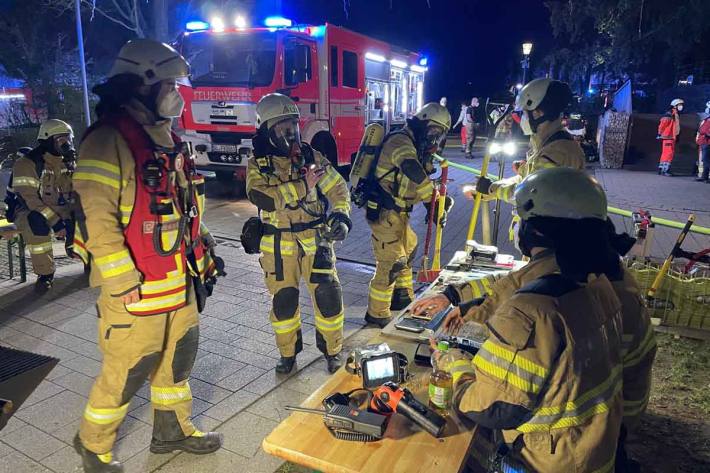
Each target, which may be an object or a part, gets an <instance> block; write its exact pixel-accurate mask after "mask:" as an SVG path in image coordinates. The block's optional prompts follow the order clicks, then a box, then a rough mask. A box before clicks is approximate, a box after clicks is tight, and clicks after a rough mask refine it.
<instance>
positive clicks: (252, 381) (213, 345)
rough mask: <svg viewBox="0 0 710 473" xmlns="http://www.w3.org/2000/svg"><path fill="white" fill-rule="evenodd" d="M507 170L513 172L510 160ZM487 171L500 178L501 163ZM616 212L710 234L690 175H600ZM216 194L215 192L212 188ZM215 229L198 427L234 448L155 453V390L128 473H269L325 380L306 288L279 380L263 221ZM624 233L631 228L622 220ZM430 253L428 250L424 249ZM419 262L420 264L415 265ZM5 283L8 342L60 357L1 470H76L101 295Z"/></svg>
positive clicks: (349, 277) (350, 276)
mask: <svg viewBox="0 0 710 473" xmlns="http://www.w3.org/2000/svg"><path fill="white" fill-rule="evenodd" d="M446 154H447V156H448V157H450V159H452V160H454V161H456V162H461V163H465V164H470V165H472V166H474V167H477V168H478V167H480V164H481V158H480V155H479V157H477V158H476V159H474V160H472V161H467V160H464V159H463V158H462V157H460V153H459V151H458V148H454V147H452V148H451V149H447V151H446ZM505 167H506V168H507V170H506V174H508V173H509V172H510V171H509V165H508V164H506V165H505ZM490 172H491V173H493V174H495V173H497V164H495V163H493V164H492V166H491V169H490ZM592 172H595V174H596V176H597V178H599V180H600V182H602V184H603V185H604V186H605V188H606V189H607V192H608V193H609V200H610V202H611V203H612V204H614V205H615V206H617V207H623V208H630V209H633V208H636V207H642V208H647V209H651V210H652V212H653V213H654V214H656V215H658V216H662V217H666V218H672V219H676V220H683V219H684V218H685V214H686V213H687V212H689V211H690V210H694V211H696V215H697V216H698V223H699V224H700V225H705V226H710V205H708V203H709V202H710V186H708V185H703V184H699V183H695V182H692V181H690V179H688V178H674V179H668V178H661V177H659V176H656V175H654V174H650V173H638V172H628V171H621V170H600V169H592ZM450 179H451V182H450V185H449V188H450V189H451V192H452V195H453V196H454V198H455V199H456V201H457V204H456V205H455V207H454V210H453V212H452V213H451V216H450V218H449V224H448V226H447V227H446V232H445V237H444V241H443V245H442V261H446V260H448V259H449V258H450V256H451V255H452V254H453V252H454V251H455V250H456V249H459V248H460V247H461V246H462V244H463V239H464V238H465V234H466V230H467V225H468V217H469V215H470V212H471V203H470V202H469V201H467V200H465V199H464V198H463V196H462V195H461V185H462V184H464V183H466V182H469V181H471V180H472V179H471V176H470V175H469V174H467V173H465V172H463V171H459V170H456V169H453V168H452V169H451V172H450ZM208 190H209V192H210V194H212V193H214V190H213V184H212V183H210V184H208ZM210 197H211V198H210V199H209V200H208V212H207V223H208V226H209V227H210V228H211V230H212V232H213V233H214V234H215V235H216V237H217V239H218V241H219V243H220V247H219V250H218V252H219V254H220V255H221V256H222V257H223V258H224V259H225V262H226V264H227V272H228V275H227V277H226V278H224V279H221V280H220V282H219V284H218V286H217V287H216V289H215V293H214V295H213V297H212V298H210V300H209V303H208V305H207V307H206V309H205V311H204V313H203V314H202V317H201V323H200V332H201V333H200V348H199V352H198V356H197V361H196V364H195V370H194V373H193V377H192V380H191V382H190V383H191V387H192V391H193V396H194V415H195V416H196V417H195V423H196V425H198V426H199V427H200V428H201V429H203V430H206V429H216V430H218V431H220V432H223V433H224V434H225V448H224V449H222V450H221V451H220V452H218V453H217V454H215V455H208V456H204V457H199V456H194V455H188V454H174V455H153V454H151V453H150V452H149V451H148V449H147V447H148V443H149V441H150V437H151V423H152V419H151V416H152V414H151V409H150V402H149V390H148V387H147V386H144V387H143V388H141V390H139V392H138V394H137V395H136V397H135V398H134V399H133V401H132V402H131V405H130V408H129V413H128V416H127V418H126V421H125V422H124V424H123V425H122V426H121V429H120V430H119V436H118V442H117V444H116V455H117V457H118V458H120V459H121V460H122V461H124V462H125V465H126V469H127V471H128V472H141V473H142V472H152V471H161V472H163V471H168V472H173V471H174V472H178V471H199V472H212V471H249V472H262V471H263V472H272V471H274V470H275V469H277V468H278V467H279V465H280V464H281V461H280V460H278V459H276V458H273V457H270V456H269V455H266V454H265V453H264V452H263V451H262V450H261V448H260V445H261V440H262V439H263V437H264V436H265V435H267V434H268V433H269V432H270V430H271V429H272V428H273V427H274V426H275V425H276V424H277V423H278V422H279V421H280V420H282V419H284V418H285V416H286V415H287V413H286V412H285V411H284V409H283V406H284V405H286V404H298V403H300V402H301V401H302V400H303V399H304V398H305V397H306V396H307V395H308V394H310V393H311V392H312V391H313V390H314V389H315V388H316V387H318V386H319V385H320V384H321V383H322V382H323V381H324V380H325V379H326V377H327V376H328V375H327V373H326V371H325V363H324V361H323V358H322V356H321V355H320V353H319V352H318V350H317V349H316V348H315V328H314V325H313V323H314V322H313V308H312V304H311V302H310V300H309V299H308V296H307V291H306V290H305V287H304V288H302V291H301V303H302V320H303V331H304V343H305V351H304V352H303V353H302V354H301V355H299V358H298V371H297V372H296V373H294V374H292V375H291V376H279V375H277V374H276V373H275V371H274V365H275V363H276V360H277V359H278V350H277V348H276V345H275V343H274V338H273V332H272V330H271V327H270V325H269V322H268V319H267V315H266V314H267V313H268V310H269V303H270V302H269V301H270V297H269V295H268V293H267V291H266V288H265V287H264V284H263V281H262V273H261V269H260V267H259V263H258V258H257V257H256V256H250V255H245V254H244V253H243V251H241V249H240V245H239V243H238V235H239V233H240V230H241V225H242V223H243V222H244V221H245V220H246V219H247V218H248V217H250V216H252V215H255V209H254V208H253V206H251V205H250V204H248V202H246V201H244V200H234V199H232V198H230V197H225V196H220V195H211V196H210ZM353 220H354V224H355V225H354V229H353V232H352V233H351V235H350V237H349V238H348V240H347V241H346V242H345V243H343V244H339V245H338V248H337V252H338V255H339V257H340V258H341V260H340V261H339V263H338V271H339V274H340V279H341V282H342V285H343V297H344V299H345V306H346V322H345V331H346V336H348V337H349V338H348V339H347V340H346V347H352V346H356V345H357V344H361V343H363V342H365V341H366V340H368V339H369V338H370V337H372V336H373V335H374V333H375V331H374V330H373V329H370V328H363V322H362V317H363V314H364V312H365V308H366V305H367V283H368V280H369V279H370V278H371V276H372V271H373V267H372V262H373V261H372V256H371V249H370V243H369V241H370V236H369V228H368V227H367V225H366V223H365V220H364V217H363V214H362V211H360V210H355V211H354V212H353ZM509 222H510V207H509V206H508V205H503V206H502V210H501V229H502V230H501V237H500V239H499V245H500V246H501V249H502V251H508V252H512V251H513V249H512V247H511V246H510V244H509V243H508V242H507V238H506V237H507V231H506V229H507V226H508V224H509ZM618 223H619V224H620V225H623V222H622V220H619V222H618ZM412 224H413V225H414V227H415V229H416V231H417V233H418V234H419V235H421V236H422V237H421V240H423V234H424V230H425V225H424V209H423V208H422V207H421V206H419V208H417V209H416V210H415V211H414V213H413V216H412ZM659 234H660V235H661V237H660V238H658V241H657V245H656V246H655V247H654V251H656V252H657V253H658V255H659V256H662V255H663V254H665V253H666V252H667V251H669V249H670V246H669V245H668V244H667V241H668V240H669V239H674V238H675V235H676V234H677V231H676V230H661V231H660V232H659ZM687 246H688V247H689V249H690V248H701V247H708V246H710V242H708V238H707V237H702V236H697V235H693V236H692V237H690V238H689V239H688V243H687ZM420 251H421V250H420ZM418 264H419V261H417V265H418ZM32 282H33V278H32V277H30V281H29V282H28V283H26V284H22V285H21V284H19V283H18V282H17V279H15V280H0V343H1V344H3V345H8V346H12V347H16V348H19V349H24V350H29V351H33V352H37V353H42V354H45V355H49V356H55V357H57V358H59V359H60V360H61V361H60V363H59V365H57V367H56V368H55V369H54V370H53V371H52V372H51V373H50V374H49V376H48V377H47V379H46V380H45V381H44V382H43V383H42V384H41V385H40V387H39V388H38V389H37V390H36V391H35V392H34V393H33V394H32V395H31V396H30V398H29V399H28V400H27V401H26V402H25V404H24V405H23V407H22V409H20V411H19V412H17V414H16V415H15V416H14V417H13V418H12V419H11V421H10V422H9V423H8V425H7V426H6V427H5V429H3V430H2V431H0V472H8V473H9V472H13V473H20V472H57V473H60V472H78V471H80V468H79V461H78V457H77V455H76V454H75V453H74V451H73V448H72V447H71V439H72V437H73V435H74V434H75V432H76V430H77V428H78V425H79V420H80V417H81V415H82V411H83V407H84V404H85V402H86V396H87V394H88V392H89V389H90V388H91V385H92V382H93V377H94V376H95V375H96V374H97V372H98V370H99V367H100V360H101V355H100V353H99V351H98V348H97V346H96V337H97V334H96V312H95V309H94V304H95V300H96V297H97V290H96V289H91V288H88V287H87V282H86V278H85V277H84V276H83V274H82V268H81V265H79V264H63V265H61V266H60V267H59V268H58V271H57V284H56V286H55V289H54V290H53V291H52V292H51V294H49V295H47V296H44V297H41V298H37V297H35V296H34V295H33V293H32V287H31V283H32Z"/></svg>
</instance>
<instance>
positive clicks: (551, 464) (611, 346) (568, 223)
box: [453, 168, 624, 472]
mask: <svg viewBox="0 0 710 473" xmlns="http://www.w3.org/2000/svg"><path fill="white" fill-rule="evenodd" d="M515 202H516V204H515V205H516V209H517V212H518V215H519V216H520V217H521V219H522V220H521V224H520V226H519V232H520V235H519V239H518V242H519V246H520V249H521V250H522V252H523V254H525V255H527V256H531V257H532V258H533V259H532V261H531V263H530V265H529V266H528V267H529V268H533V267H534V268H536V269H535V271H534V273H535V276H537V277H536V278H524V279H523V280H521V283H522V284H523V285H522V287H520V288H518V289H517V290H515V292H514V293H513V294H512V295H511V297H509V298H508V299H507V300H503V301H502V302H501V303H500V305H499V306H498V307H497V308H496V310H495V312H494V313H493V314H492V315H491V316H490V317H489V318H488V319H487V320H486V321H485V323H486V326H487V328H488V329H489V331H490V337H489V338H488V339H487V340H486V342H485V343H484V344H483V346H482V347H481V349H480V350H479V352H478V353H477V354H476V356H475V357H474V359H473V363H472V365H473V366H472V371H473V375H468V374H463V375H460V377H459V378H458V379H457V381H456V385H455V387H454V401H453V402H454V405H455V406H456V408H457V409H458V410H459V411H460V412H461V413H462V414H464V415H466V416H467V417H469V418H470V419H472V420H473V421H475V422H476V423H477V424H478V425H479V426H480V427H482V428H483V429H484V430H486V435H482V436H481V437H480V438H479V439H478V440H477V441H476V442H474V446H473V448H472V454H471V458H470V462H471V463H472V467H474V468H473V469H474V470H476V469H479V468H480V467H481V466H482V467H483V469H484V471H506V468H517V469H518V471H535V472H559V471H579V472H612V471H614V468H615V451H616V444H617V439H618V437H619V432H620V428H621V423H622V414H623V404H622V369H623V365H622V358H623V356H624V349H623V344H622V333H621V330H622V314H621V311H622V302H621V301H620V300H619V298H618V297H617V295H616V291H615V290H614V287H613V286H612V283H610V282H609V279H608V278H607V276H606V274H614V273H616V274H619V273H620V272H621V266H620V264H619V255H618V253H617V251H616V250H615V249H614V247H613V243H612V242H611V241H610V240H611V238H610V235H609V232H608V229H607V223H606V219H607V214H606V205H607V202H606V196H605V195H604V191H603V189H602V188H601V186H600V185H599V184H598V183H597V182H596V181H595V180H593V179H592V178H591V177H589V176H587V175H586V174H585V173H584V172H582V171H578V170H572V169H564V168H558V169H547V170H542V171H539V172H537V173H535V174H533V175H531V176H529V177H528V178H526V179H525V180H524V181H523V182H522V183H521V184H520V185H519V186H518V188H517V189H516V191H515ZM580 248H583V249H584V251H580ZM550 249H552V252H550ZM551 257H553V258H554V260H555V261H556V263H557V264H556V265H555V264H551V262H547V263H545V260H547V259H549V258H551ZM545 266H546V267H547V270H544V269H542V268H544V267H545ZM532 273H533V271H531V270H528V272H527V274H528V275H532ZM544 273H546V274H544Z"/></svg>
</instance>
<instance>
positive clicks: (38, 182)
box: [12, 119, 76, 293]
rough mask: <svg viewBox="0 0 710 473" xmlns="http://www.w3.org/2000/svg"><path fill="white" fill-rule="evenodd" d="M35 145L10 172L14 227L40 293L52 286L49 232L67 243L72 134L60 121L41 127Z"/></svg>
mask: <svg viewBox="0 0 710 473" xmlns="http://www.w3.org/2000/svg"><path fill="white" fill-rule="evenodd" d="M37 141H38V142H39V145H38V146H37V147H35V148H34V149H32V150H31V151H29V152H28V153H26V154H25V155H23V156H22V157H21V158H20V159H18V160H17V162H16V163H15V165H14V167H13V170H12V192H13V194H14V197H15V199H14V200H13V202H14V205H13V207H15V208H14V211H15V215H14V216H13V221H14V222H16V224H17V227H18V228H19V229H20V232H21V234H22V238H23V239H24V240H25V242H26V243H27V248H28V249H29V250H30V256H31V258H32V269H33V270H34V272H35V274H36V275H37V281H36V282H35V291H37V292H38V293H44V292H47V291H48V290H49V289H51V287H52V282H53V280H54V256H53V251H52V236H51V235H52V232H54V235H55V236H61V237H63V238H66V237H67V235H66V234H67V229H68V228H70V227H71V204H72V202H73V200H74V199H73V193H72V178H71V173H72V171H73V170H74V166H75V164H76V152H75V151H74V132H73V131H72V128H71V126H69V124H68V123H65V122H63V121H61V120H56V119H50V120H47V121H46V122H44V123H42V125H41V126H40V128H39V134H38V136H37ZM69 233H70V235H69V236H70V238H71V231H70V232H69ZM69 247H70V245H67V248H69Z"/></svg>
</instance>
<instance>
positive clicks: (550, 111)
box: [476, 78, 584, 238]
mask: <svg viewBox="0 0 710 473" xmlns="http://www.w3.org/2000/svg"><path fill="white" fill-rule="evenodd" d="M572 98H573V97H572V91H571V90H570V88H569V86H568V85H567V84H566V83H565V82H560V81H557V80H552V79H546V78H543V79H535V80H533V81H530V82H529V83H527V84H526V85H525V87H523V88H522V89H521V90H520V93H519V94H518V98H517V103H516V108H517V109H518V112H519V113H521V120H520V127H521V128H522V130H523V133H525V134H526V135H530V150H529V151H528V153H527V157H526V160H525V161H524V162H523V164H522V165H521V166H520V167H519V169H518V172H517V174H516V175H514V176H512V177H508V178H505V179H501V180H499V181H495V182H493V181H491V180H490V179H488V178H487V177H480V178H479V179H478V182H477V183H476V192H480V193H481V194H482V195H483V198H484V199H501V200H504V201H506V202H512V201H513V193H514V192H515V188H516V186H517V185H518V184H520V182H522V180H523V179H524V178H525V177H526V176H528V175H530V174H533V173H535V172H537V171H539V170H541V169H547V168H554V167H564V168H572V169H584V151H582V148H581V147H580V145H579V143H578V142H576V141H574V140H573V139H572V137H571V136H570V134H569V133H567V131H565V129H564V127H563V126H562V112H563V111H564V109H565V108H567V106H568V105H569V103H570V102H571V101H572ZM517 221H518V219H517V218H514V219H513V222H512V225H511V238H512V237H514V235H515V230H514V226H515V225H516V224H517Z"/></svg>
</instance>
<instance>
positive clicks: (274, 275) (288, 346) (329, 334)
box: [259, 240, 345, 357]
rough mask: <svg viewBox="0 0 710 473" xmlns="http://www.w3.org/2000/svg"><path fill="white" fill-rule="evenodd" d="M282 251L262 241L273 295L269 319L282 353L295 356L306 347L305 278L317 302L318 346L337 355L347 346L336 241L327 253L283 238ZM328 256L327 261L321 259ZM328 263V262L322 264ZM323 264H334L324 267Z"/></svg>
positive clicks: (268, 282) (314, 307)
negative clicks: (303, 323)
mask: <svg viewBox="0 0 710 473" xmlns="http://www.w3.org/2000/svg"><path fill="white" fill-rule="evenodd" d="M277 244H278V243H277ZM278 245H279V247H280V253H281V254H280V255H277V254H276V253H275V252H273V246H272V247H271V251H266V250H265V246H264V244H263V243H262V256H261V258H260V259H259V262H260V263H261V267H262V269H263V270H264V280H265V281H266V287H267V288H268V290H269V293H270V294H271V296H272V304H271V311H270V312H269V320H270V321H271V327H272V328H273V330H274V333H275V335H276V345H277V346H278V347H279V352H280V353H281V356H284V357H292V356H295V355H296V354H297V353H299V352H300V351H302V350H303V335H302V333H301V308H300V303H299V294H300V291H299V285H300V281H301V278H303V280H304V282H305V283H306V287H307V288H308V292H309V294H310V296H311V301H312V303H313V312H314V314H313V315H314V319H315V328H316V347H317V348H318V350H320V351H321V353H323V354H325V355H336V354H338V353H340V351H341V350H342V348H343V322H344V320H345V312H344V310H343V291H342V288H341V286H340V280H339V279H338V273H337V271H336V270H335V257H334V255H333V249H332V245H330V246H329V247H328V248H327V251H326V253H327V254H323V253H319V254H318V256H316V253H317V252H318V251H321V252H322V250H324V249H325V248H319V249H318V250H315V249H313V248H308V250H309V251H307V252H306V251H305V250H304V249H303V247H302V246H301V244H299V242H298V241H295V240H290V241H289V240H282V241H281V242H280V244H278ZM321 258H324V260H325V261H321ZM320 263H325V264H320ZM323 266H330V268H328V269H323Z"/></svg>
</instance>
